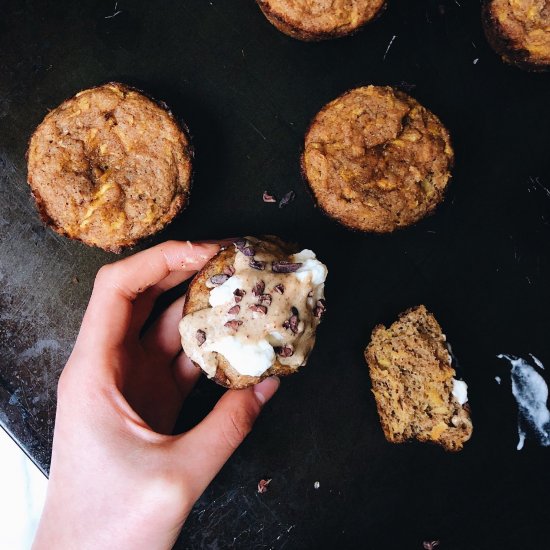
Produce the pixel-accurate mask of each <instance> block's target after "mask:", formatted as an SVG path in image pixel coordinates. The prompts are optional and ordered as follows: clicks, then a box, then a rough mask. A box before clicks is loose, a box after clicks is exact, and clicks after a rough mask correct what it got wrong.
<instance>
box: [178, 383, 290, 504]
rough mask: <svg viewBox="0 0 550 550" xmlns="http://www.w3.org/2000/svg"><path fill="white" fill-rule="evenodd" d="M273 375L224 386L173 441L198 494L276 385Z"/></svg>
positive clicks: (214, 474) (191, 485) (238, 442)
mask: <svg viewBox="0 0 550 550" xmlns="http://www.w3.org/2000/svg"><path fill="white" fill-rule="evenodd" d="M279 383H280V382H279V379H278V378H277V377H276V376H273V377H270V378H266V379H265V380H263V381H262V382H260V383H259V384H256V385H255V386H252V387H250V388H246V389H244V390H228V391H227V392H225V393H224V395H223V396H222V398H221V399H220V400H219V401H218V403H217V404H216V406H215V407H214V408H213V409H212V412H210V414H208V416H207V417H206V418H205V419H204V420H203V421H202V422H201V423H200V424H198V425H197V426H195V427H194V428H193V429H192V430H190V431H188V432H186V433H185V434H183V435H181V436H180V439H179V441H178V442H177V444H176V447H178V451H177V452H178V454H179V461H180V463H181V464H182V466H183V468H184V469H185V472H186V476H185V477H186V479H187V480H188V481H189V483H190V486H188V488H189V489H190V490H191V491H192V493H193V494H194V498H198V497H199V496H200V495H201V494H202V493H203V492H204V490H205V489H206V487H207V485H208V484H209V483H210V482H211V481H212V479H214V477H215V476H216V474H217V473H218V472H219V471H220V470H221V468H222V466H223V465H224V464H225V463H226V462H227V459H228V458H229V457H230V456H231V455H232V454H233V452H234V451H235V450H236V449H237V447H238V446H239V445H240V444H241V443H242V442H243V441H244V438H245V437H246V436H247V435H248V434H249V433H250V431H251V430H252V426H253V425H254V422H255V421H256V419H257V418H258V416H259V414H260V412H261V410H262V407H263V405H264V404H265V403H267V401H268V400H269V399H271V397H272V396H273V394H274V393H275V392H276V391H277V389H278V388H279Z"/></svg>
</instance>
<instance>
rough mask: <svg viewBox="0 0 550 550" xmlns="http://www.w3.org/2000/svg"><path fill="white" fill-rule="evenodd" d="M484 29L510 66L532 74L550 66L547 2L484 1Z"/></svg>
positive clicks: (549, 29)
mask: <svg viewBox="0 0 550 550" xmlns="http://www.w3.org/2000/svg"><path fill="white" fill-rule="evenodd" d="M482 13H483V17H482V18H483V27H484V29H485V35H486V36H487V40H488V41H489V44H490V45H491V47H492V48H493V49H494V50H495V51H496V52H497V53H498V54H499V55H500V56H501V57H502V59H503V60H504V61H506V62H507V63H511V64H513V65H516V66H517V67H520V68H522V69H526V70H531V71H546V70H548V67H550V4H549V3H548V2H547V1H546V0H485V2H484V3H483V9H482Z"/></svg>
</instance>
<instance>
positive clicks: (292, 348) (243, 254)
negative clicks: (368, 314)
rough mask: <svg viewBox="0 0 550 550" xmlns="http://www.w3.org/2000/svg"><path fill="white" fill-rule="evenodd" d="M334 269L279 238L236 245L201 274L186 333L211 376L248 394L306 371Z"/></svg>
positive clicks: (188, 307)
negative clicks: (279, 378)
mask: <svg viewBox="0 0 550 550" xmlns="http://www.w3.org/2000/svg"><path fill="white" fill-rule="evenodd" d="M326 276H327V268H326V266H325V265H324V264H323V263H321V262H320V261H319V260H318V259H317V258H316V256H315V254H314V253H313V252H312V251H311V250H307V249H306V250H302V251H297V250H296V249H294V248H292V247H291V246H289V245H287V244H285V243H284V242H282V241H281V240H280V239H278V238H276V237H263V238H262V239H257V238H254V237H247V238H243V239H238V240H236V241H235V242H234V243H233V244H232V245H230V246H229V247H227V248H224V249H222V250H221V251H220V252H219V253H218V254H217V255H216V256H215V257H214V258H212V259H211V260H210V261H209V262H208V263H207V264H206V265H205V266H204V268H203V269H202V270H201V271H200V272H199V273H198V274H197V275H196V276H195V278H194V279H193V281H192V282H191V284H190V286H189V289H188V291H187V299H186V302H185V306H184V310H183V318H182V320H181V321H180V325H179V330H180V334H181V342H182V347H183V350H184V352H185V353H186V354H187V356H188V357H189V358H190V359H191V360H192V361H193V362H194V363H195V365H196V366H198V367H200V368H201V369H202V370H203V371H204V372H205V374H206V375H207V376H208V377H209V378H212V379H214V380H215V381H216V382H217V383H218V384H220V385H222V386H225V387H227V388H233V389H241V388H246V387H248V386H251V385H253V384H257V383H258V382H260V381H261V380H263V379H264V378H267V377H268V376H272V375H278V376H285V375H288V374H292V373H294V372H296V371H297V370H298V369H299V368H300V367H302V366H304V365H305V364H306V362H307V358H308V356H309V354H310V353H311V350H312V349H313V346H314V344H315V332H316V330H317V326H318V325H319V323H320V322H321V318H322V316H323V314H324V312H325V309H326V306H325V299H324V286H325V285H324V283H325V279H326Z"/></svg>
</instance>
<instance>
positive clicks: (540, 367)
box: [529, 353, 544, 370]
mask: <svg viewBox="0 0 550 550" xmlns="http://www.w3.org/2000/svg"><path fill="white" fill-rule="evenodd" d="M529 357H531V359H532V360H533V361H534V362H535V365H537V367H539V369H542V370H544V365H543V364H542V361H541V360H540V359H538V358H537V357H535V356H534V355H533V354H532V353H530V354H529Z"/></svg>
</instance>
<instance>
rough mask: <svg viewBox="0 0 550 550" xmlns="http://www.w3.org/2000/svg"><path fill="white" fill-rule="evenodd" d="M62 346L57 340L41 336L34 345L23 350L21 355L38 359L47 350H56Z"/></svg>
mask: <svg viewBox="0 0 550 550" xmlns="http://www.w3.org/2000/svg"><path fill="white" fill-rule="evenodd" d="M60 348H61V346H60V344H59V342H58V341H57V340H53V339H52V338H40V339H39V340H37V341H36V343H35V344H34V345H33V346H31V347H30V348H27V349H26V350H25V351H23V352H21V354H20V355H19V357H20V358H21V359H38V358H39V357H40V356H41V355H42V354H43V353H44V352H45V351H46V350H53V351H56V350H58V349H60Z"/></svg>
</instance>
